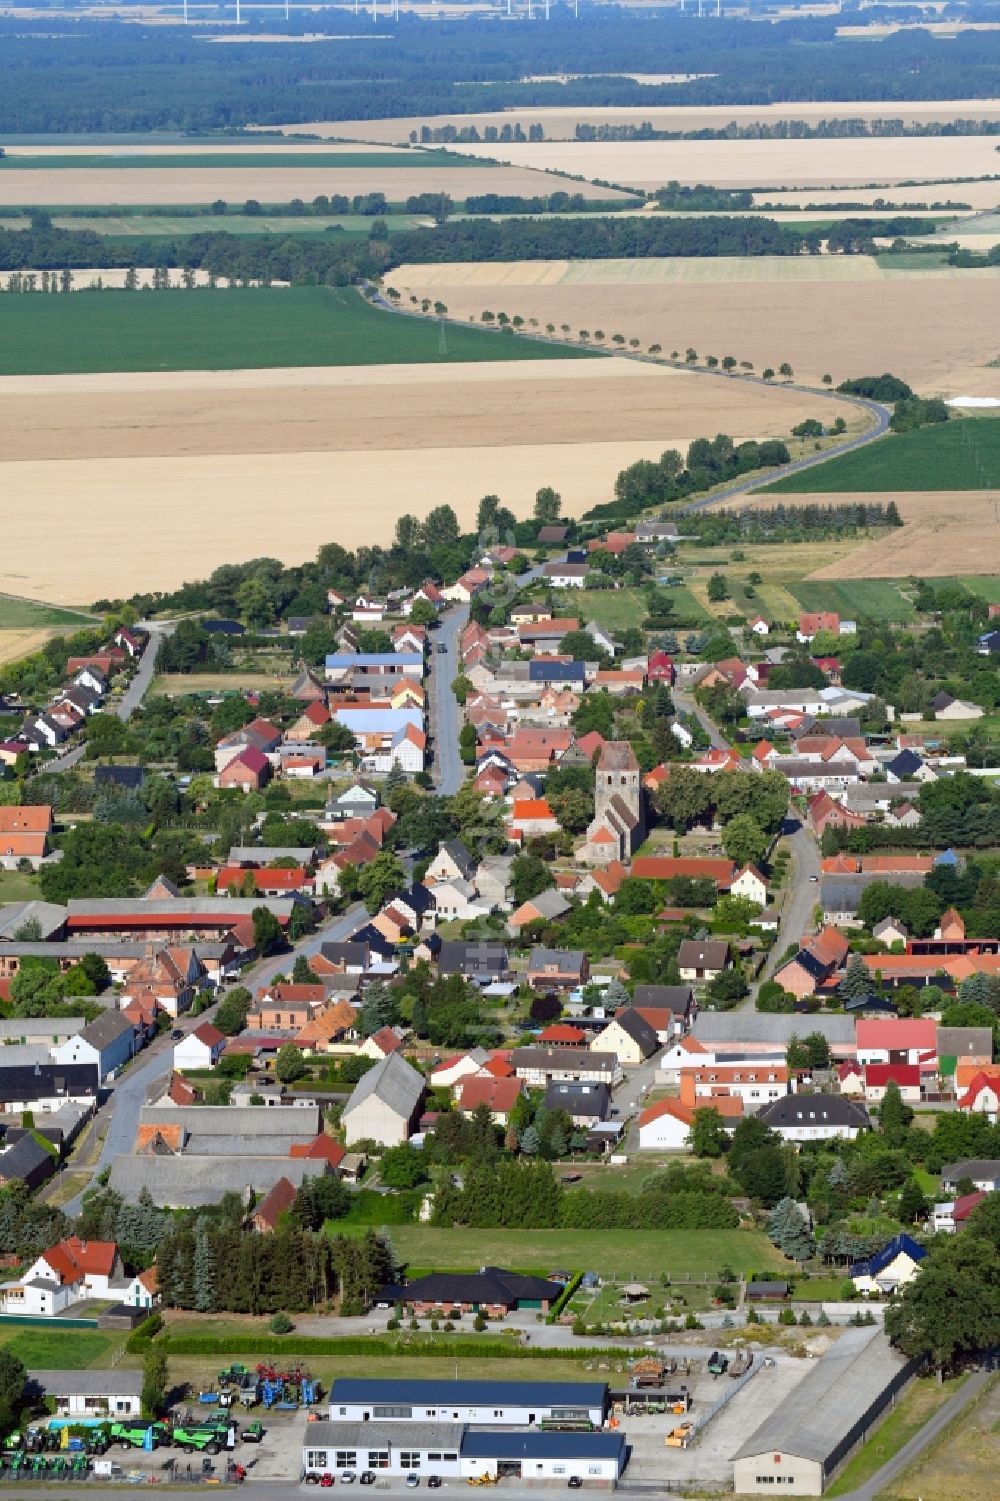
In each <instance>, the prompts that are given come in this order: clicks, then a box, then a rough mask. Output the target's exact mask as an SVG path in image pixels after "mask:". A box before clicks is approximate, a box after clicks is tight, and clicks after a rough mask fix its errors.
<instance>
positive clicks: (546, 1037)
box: [538, 1022, 587, 1043]
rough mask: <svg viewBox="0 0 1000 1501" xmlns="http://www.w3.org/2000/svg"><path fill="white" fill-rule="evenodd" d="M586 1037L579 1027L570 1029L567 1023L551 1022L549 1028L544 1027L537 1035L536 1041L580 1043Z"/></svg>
mask: <svg viewBox="0 0 1000 1501" xmlns="http://www.w3.org/2000/svg"><path fill="white" fill-rule="evenodd" d="M586 1035H587V1034H586V1032H581V1031H580V1029H579V1027H571V1026H570V1025H569V1023H568V1022H553V1024H552V1026H551V1027H546V1028H545V1030H544V1031H543V1032H540V1033H539V1034H538V1041H539V1042H569V1043H581V1042H583V1041H584V1039H585V1037H586Z"/></svg>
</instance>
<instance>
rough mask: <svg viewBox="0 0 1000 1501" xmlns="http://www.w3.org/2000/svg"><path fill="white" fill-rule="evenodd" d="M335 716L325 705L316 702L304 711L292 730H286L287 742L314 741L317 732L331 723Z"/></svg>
mask: <svg viewBox="0 0 1000 1501" xmlns="http://www.w3.org/2000/svg"><path fill="white" fill-rule="evenodd" d="M332 718H333V715H332V714H331V713H330V711H329V709H328V708H327V707H326V704H325V703H320V702H319V700H314V701H313V702H312V703H311V704H309V705H308V707H307V708H305V709H303V711H302V713H301V714H300V715H299V717H298V719H297V720H296V721H295V723H294V724H293V725H292V727H291V729H290V730H286V732H285V739H286V740H312V739H313V738H314V737H315V735H316V731H317V730H321V729H322V728H323V726H324V725H327V724H329V723H330V721H331V719H332Z"/></svg>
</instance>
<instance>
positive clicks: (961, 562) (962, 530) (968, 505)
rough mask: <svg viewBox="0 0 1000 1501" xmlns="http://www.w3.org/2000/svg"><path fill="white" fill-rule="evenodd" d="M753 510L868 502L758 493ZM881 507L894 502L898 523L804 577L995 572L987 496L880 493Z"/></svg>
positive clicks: (996, 535) (998, 544)
mask: <svg viewBox="0 0 1000 1501" xmlns="http://www.w3.org/2000/svg"><path fill="white" fill-rule="evenodd" d="M750 499H751V500H752V501H753V502H754V504H755V508H756V507H758V506H759V507H764V506H774V505H777V504H781V505H789V506H795V505H820V506H823V505H835V506H836V505H851V504H853V503H854V502H857V501H869V500H871V499H872V497H871V494H870V493H867V492H866V493H864V494H858V495H854V494H849V493H836V494H833V493H831V494H817V495H762V496H761V497H760V498H759V500H757V499H755V498H754V497H750ZM878 499H879V500H880V501H882V502H883V503H887V502H888V501H890V500H894V501H895V502H896V505H897V506H898V508H899V514H900V515H901V516H902V518H903V525H902V526H901V527H897V528H896V529H895V530H893V531H891V532H888V533H886V534H885V535H884V536H881V537H878V538H876V540H875V541H872V542H864V543H862V545H861V546H860V547H859V548H857V549H856V551H854V552H851V553H848V555H847V556H846V557H843V558H838V559H837V561H836V562H834V563H829V564H827V565H826V566H825V567H823V568H817V569H816V571H815V572H814V573H811V574H810V575H809V577H810V578H814V579H878V578H908V577H909V576H910V575H911V574H912V575H914V576H915V577H917V578H923V577H931V578H941V577H950V576H951V575H953V574H963V573H987V574H994V573H996V572H997V571H998V568H1000V519H998V516H997V505H996V502H995V500H994V499H993V497H991V496H987V495H986V494H985V493H984V492H982V491H975V490H924V491H909V490H907V491H904V492H900V493H896V494H892V493H889V492H887V491H882V490H880V491H879V493H878Z"/></svg>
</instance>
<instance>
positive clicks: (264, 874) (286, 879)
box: [215, 865, 314, 896]
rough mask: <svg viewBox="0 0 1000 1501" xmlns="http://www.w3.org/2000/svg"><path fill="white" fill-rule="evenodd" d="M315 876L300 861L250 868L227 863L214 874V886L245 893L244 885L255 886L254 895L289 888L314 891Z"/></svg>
mask: <svg viewBox="0 0 1000 1501" xmlns="http://www.w3.org/2000/svg"><path fill="white" fill-rule="evenodd" d="M313 884H314V882H313V877H312V876H311V875H309V874H308V872H307V871H306V870H305V869H304V868H303V867H302V866H301V865H294V866H278V867H276V868H274V869H272V868H271V867H270V866H255V867H254V868H253V869H252V870H247V869H246V868H245V867H244V866H242V865H224V866H223V867H222V869H221V870H220V871H219V872H218V874H217V876H216V878H215V889H216V891H218V892H220V893H221V892H227V893H228V894H229V895H230V896H243V895H244V888H245V887H252V891H251V892H250V894H251V895H252V896H258V895H259V896H287V895H288V893H289V892H290V891H306V890H309V891H311V890H312V888H313Z"/></svg>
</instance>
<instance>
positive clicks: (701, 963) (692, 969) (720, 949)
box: [677, 938, 730, 982]
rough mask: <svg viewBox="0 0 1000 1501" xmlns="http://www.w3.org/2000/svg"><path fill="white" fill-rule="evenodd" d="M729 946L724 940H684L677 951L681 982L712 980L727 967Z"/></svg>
mask: <svg viewBox="0 0 1000 1501" xmlns="http://www.w3.org/2000/svg"><path fill="white" fill-rule="evenodd" d="M729 957H730V956H729V944H728V943H727V942H726V940H725V939H724V938H707V939H699V938H685V939H684V941H683V943H682V944H681V945H680V948H679V949H678V950H677V967H678V969H679V970H680V976H681V979H682V980H699V981H702V982H704V981H707V980H714V979H716V978H717V977H718V976H719V975H721V974H722V971H723V970H724V969H727V968H728V966H729Z"/></svg>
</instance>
